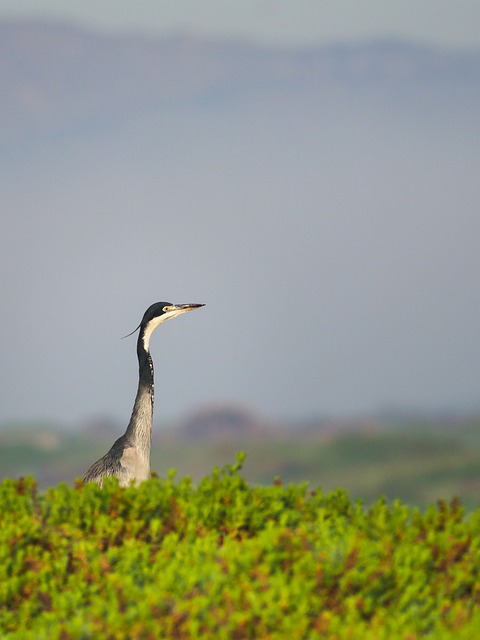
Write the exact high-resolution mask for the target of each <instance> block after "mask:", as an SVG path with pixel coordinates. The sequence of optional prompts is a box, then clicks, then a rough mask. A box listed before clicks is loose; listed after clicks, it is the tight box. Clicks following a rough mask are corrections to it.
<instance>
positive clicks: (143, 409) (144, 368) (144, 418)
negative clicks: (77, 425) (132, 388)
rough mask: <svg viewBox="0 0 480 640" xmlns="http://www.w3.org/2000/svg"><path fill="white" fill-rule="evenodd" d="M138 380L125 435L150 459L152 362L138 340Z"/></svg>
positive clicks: (148, 353)
mask: <svg viewBox="0 0 480 640" xmlns="http://www.w3.org/2000/svg"><path fill="white" fill-rule="evenodd" d="M137 355H138V367H139V380H138V390H137V396H136V398H135V403H134V405H133V411H132V416H131V418H130V422H129V423H128V427H127V431H126V434H125V435H126V437H127V439H128V440H129V441H130V442H131V444H132V445H133V446H134V447H135V448H137V449H138V450H139V452H140V453H142V454H144V457H145V458H148V460H150V440H151V434H152V420H153V389H154V387H153V362H152V358H151V356H150V352H149V351H148V350H146V349H145V348H144V346H143V342H142V343H141V341H140V340H139V342H138V347H137Z"/></svg>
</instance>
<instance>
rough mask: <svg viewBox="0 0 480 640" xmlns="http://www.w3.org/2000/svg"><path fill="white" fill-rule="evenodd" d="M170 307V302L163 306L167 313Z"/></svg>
mask: <svg viewBox="0 0 480 640" xmlns="http://www.w3.org/2000/svg"><path fill="white" fill-rule="evenodd" d="M169 308H170V307H169V306H168V304H167V305H165V306H164V307H163V309H162V311H165V313H166V312H167V311H168V309H169Z"/></svg>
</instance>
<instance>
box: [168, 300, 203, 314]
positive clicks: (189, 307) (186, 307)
mask: <svg viewBox="0 0 480 640" xmlns="http://www.w3.org/2000/svg"><path fill="white" fill-rule="evenodd" d="M204 306H205V305H204V304H198V303H196V302H188V303H187V304H170V305H168V307H165V309H164V311H166V312H167V313H170V312H171V311H173V312H175V311H176V312H177V313H185V311H193V309H199V308H200V307H204Z"/></svg>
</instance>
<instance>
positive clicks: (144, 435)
mask: <svg viewBox="0 0 480 640" xmlns="http://www.w3.org/2000/svg"><path fill="white" fill-rule="evenodd" d="M203 306H205V305H203V304H196V303H189V304H172V303H171V302H156V303H154V304H152V305H151V306H150V307H149V308H148V309H147V310H146V311H145V313H144V315H143V318H142V321H141V322H140V324H139V325H138V327H137V328H136V329H134V330H133V331H132V333H129V334H128V335H129V336H130V335H132V334H133V333H135V332H136V331H138V330H139V329H140V331H139V335H138V341H137V357H138V368H139V376H138V390H137V395H136V397H135V402H134V405H133V410H132V415H131V418H130V422H129V423H128V426H127V430H126V431H125V433H124V434H123V436H121V437H120V438H118V440H116V441H115V442H114V443H113V445H112V447H111V449H110V450H109V451H107V453H106V454H105V455H104V456H103V458H100V460H97V462H94V463H93V464H92V466H91V467H90V468H89V469H88V470H87V471H86V472H85V473H84V475H83V478H82V479H83V482H96V483H97V484H99V485H100V486H103V481H104V478H106V477H107V476H116V477H117V478H118V481H119V485H120V486H121V487H126V486H129V485H130V484H135V485H138V484H139V483H140V482H142V481H143V480H147V479H148V478H149V477H150V449H151V436H152V419H153V396H154V385H153V361H152V357H151V355H150V338H151V336H152V333H153V332H154V330H155V329H156V328H157V327H158V326H160V325H161V324H163V323H164V322H165V321H166V320H170V319H171V318H175V317H176V316H179V315H180V314H182V313H186V312H187V311H192V310H193V309H198V308H199V307H203ZM125 337H127V336H125Z"/></svg>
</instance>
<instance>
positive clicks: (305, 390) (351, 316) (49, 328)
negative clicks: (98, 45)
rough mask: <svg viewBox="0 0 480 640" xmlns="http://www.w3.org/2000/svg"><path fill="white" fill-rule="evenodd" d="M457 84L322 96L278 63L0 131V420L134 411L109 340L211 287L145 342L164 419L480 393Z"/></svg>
mask: <svg viewBox="0 0 480 640" xmlns="http://www.w3.org/2000/svg"><path fill="white" fill-rule="evenodd" d="M40 6H41V10H39V7H40ZM387 8H388V11H387ZM7 14H8V15H14V14H15V15H18V16H19V15H24V16H27V15H33V14H35V15H37V16H43V17H63V18H68V19H69V20H70V21H75V20H77V19H78V20H79V21H81V22H82V23H83V24H87V23H88V24H90V25H92V24H96V25H104V26H109V27H121V28H125V27H126V26H127V25H128V26H130V27H138V28H139V29H140V28H142V29H150V30H151V29H155V30H156V31H158V32H160V31H163V32H166V31H172V30H174V29H175V30H181V29H185V28H189V29H190V30H192V31H196V32H198V31H204V32H205V33H207V32H208V33H215V34H222V35H227V34H233V33H235V34H237V35H249V36H251V37H255V38H259V39H263V40H270V41H272V40H277V41H278V40H282V41H284V42H290V43H293V42H295V43H297V44H299V43H302V42H303V43H307V42H312V41H315V42H325V41H326V40H335V39H342V40H345V39H346V38H350V37H355V38H359V37H370V36H373V35H375V36H379V35H382V36H387V35H392V34H394V35H398V36H408V37H409V38H412V39H419V40H424V41H435V42H437V43H444V44H449V45H456V46H461V45H462V46H465V45H469V46H470V45H474V44H478V34H479V33H480V30H479V28H478V25H479V18H480V3H479V2H478V0H476V1H475V2H461V1H457V2H441V1H440V0H435V1H434V2H427V1H422V2H418V0H417V1H416V2H408V1H402V2H394V1H390V2H387V1H385V2H360V1H359V0H355V1H354V2H341V1H339V0H336V1H335V2H321V3H320V2H318V3H315V2H312V1H309V2H303V1H300V0H299V1H296V2H282V1H280V0H275V1H272V2H261V1H260V0H257V1H256V2H242V3H240V2H238V3H228V2H224V1H223V2H207V1H205V2H201V3H200V2H180V1H176V2H171V3H163V2H146V1H144V2H142V1H139V2H135V3H133V2H128V3H126V2H120V1H119V0H116V1H115V2H108V1H106V0H105V1H103V2H86V1H85V0H82V2H74V1H70V2H68V3H66V2H53V1H52V2H49V1H48V0H44V1H43V2H41V3H40V2H25V1H21V0H15V1H11V2H9V1H7V0H4V1H3V2H2V4H1V8H0V17H1V16H6V15H7ZM106 46H108V43H107V44H106ZM20 59H21V58H20ZM472 64H473V63H472ZM18 75H19V77H23V76H22V75H21V73H20V72H19V74H18ZM67 79H68V81H69V82H71V84H72V89H75V91H73V90H72V95H78V87H79V86H83V85H81V84H80V85H79V82H80V80H79V78H77V77H76V76H75V72H73V73H71V74H70V73H68V74H67ZM37 80H38V82H40V83H41V74H40V76H39V77H38V78H37ZM462 80H463V78H459V84H458V90H455V91H453V90H451V91H450V90H445V89H442V88H441V87H440V89H439V91H440V93H439V95H440V98H439V99H438V101H437V100H436V98H435V95H434V96H433V98H432V97H431V95H430V94H429V88H428V87H426V88H424V87H423V86H420V87H419V86H417V85H415V83H414V85H413V86H412V87H411V92H410V93H409V94H408V95H407V94H402V95H399V96H397V98H398V97H399V98H400V99H398V100H397V99H396V98H390V99H388V100H383V99H380V98H378V96H377V95H376V94H373V95H370V94H369V89H368V86H367V87H365V86H364V87H363V88H362V87H360V90H359V91H358V93H355V91H356V89H354V88H353V89H351V91H352V92H353V93H352V92H350V93H349V91H348V90H346V91H345V92H343V91H335V92H333V94H332V103H331V105H330V106H328V105H329V102H328V100H327V102H324V100H323V98H324V96H323V95H320V93H321V92H319V93H318V94H317V93H315V88H313V89H311V88H310V87H309V88H308V89H306V91H305V92H304V93H302V92H298V91H296V90H295V89H291V88H289V87H290V85H289V83H286V84H285V86H284V87H283V89H280V88H278V91H279V93H278V94H277V93H272V94H270V93H269V92H267V93H266V94H265V95H264V94H262V92H261V91H260V93H258V95H257V93H256V92H255V91H254V92H253V93H251V94H250V93H249V92H247V93H246V94H242V88H241V87H240V88H238V87H236V90H234V91H232V93H231V95H229V96H228V99H225V97H226V96H223V98H221V99H218V100H217V101H215V99H213V100H212V102H211V103H210V102H208V101H207V103H205V104H203V103H202V104H197V103H192V104H190V105H187V106H186V107H185V108H180V109H172V110H171V111H168V109H167V110H166V111H164V110H162V109H158V110H157V111H155V110H153V111H152V113H144V112H139V113H136V112H134V113H132V114H131V116H130V117H129V118H126V119H125V120H121V121H118V120H115V119H113V121H110V120H109V112H107V113H106V114H104V115H103V119H100V120H99V122H100V124H96V123H95V122H93V123H92V126H91V127H89V126H85V127H83V125H82V124H81V123H80V124H79V125H78V126H73V128H71V129H69V128H68V127H67V128H63V125H62V123H61V122H60V123H59V124H58V123H57V124H58V128H56V126H57V125H56V123H52V124H51V132H50V133H49V134H48V135H43V136H42V135H40V136H37V137H35V136H34V137H33V138H32V139H31V140H30V139H28V130H27V131H25V132H24V131H23V129H22V128H20V130H21V131H22V135H23V136H24V137H23V138H22V136H20V139H19V142H15V141H14V142H12V144H11V146H10V148H9V149H5V148H3V149H0V193H1V196H2V197H1V211H2V215H3V220H4V227H3V228H2V233H1V234H0V269H1V271H2V273H3V274H5V275H4V278H3V281H2V315H1V317H0V353H1V354H2V358H1V359H0V377H1V378H2V381H3V384H2V386H1V388H0V424H1V423H2V422H5V421H8V420H16V419H18V420H22V419H30V418H31V419H38V418H45V419H46V420H49V419H52V418H53V419H55V420H58V421H62V422H67V423H69V424H72V423H75V422H77V421H82V420H86V419H89V418H90V417H92V416H94V417H95V416H98V415H106V416H113V417H114V418H116V419H118V420H127V419H128V416H129V412H130V409H131V405H132V402H133V397H134V393H135V389H136V384H137V367H136V359H135V338H128V339H126V340H120V337H121V336H122V335H125V334H126V333H128V332H129V331H131V330H132V329H133V328H134V327H135V326H136V325H137V324H138V322H139V320H140V318H141V316H142V314H143V311H144V310H145V308H146V307H147V306H149V305H150V304H151V303H152V302H155V301H158V300H162V299H163V300H167V301H171V302H174V303H175V302H177V303H184V302H201V303H206V305H207V306H206V307H205V308H204V309H202V310H200V311H197V312H195V313H192V314H187V315H185V316H182V317H181V318H179V319H178V320H175V322H173V323H168V326H166V327H162V329H161V330H159V331H158V335H157V334H155V336H154V338H153V340H152V353H153V356H154V360H155V366H156V376H157V377H156V394H157V396H156V397H157V398H158V399H157V400H156V412H157V413H156V417H157V419H162V417H167V418H171V417H176V416H179V415H182V414H183V413H185V412H186V411H188V410H190V409H191V408H193V407H197V406H201V405H203V404H205V403H207V404H208V403H212V402H223V401H233V402H238V403H240V404H245V405H246V406H251V407H254V408H256V409H258V410H260V411H261V412H264V413H265V414H267V415H273V416H278V417H280V418H281V417H284V416H298V417H300V418H309V417H312V416H322V415H328V414H340V415H344V414H345V413H350V414H351V413H356V412H368V411H370V410H375V409H378V407H382V406H385V405H388V404H392V405H395V406H400V407H406V408H412V407H413V408H416V407H419V408H434V409H443V408H449V407H452V408H455V409H467V410H468V409H469V408H471V407H478V402H479V397H480V391H479V380H480V339H479V317H480V298H479V296H478V274H479V273H480V251H479V250H478V240H479V238H480V216H479V213H478V203H479V202H480V182H479V180H478V173H479V167H480V140H479V136H480V128H479V127H478V108H477V106H476V105H477V102H476V98H475V99H474V100H472V96H471V87H470V85H469V84H468V83H467V82H465V83H463V84H462ZM5 86H7V85H5ZM282 86H283V85H282ZM352 86H353V85H352ZM354 86H356V85H355V83H354ZM424 89H426V90H425V91H424ZM282 91H283V93H282ZM310 91H311V93H310ZM469 92H470V93H469ZM395 95H397V94H395Z"/></svg>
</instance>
